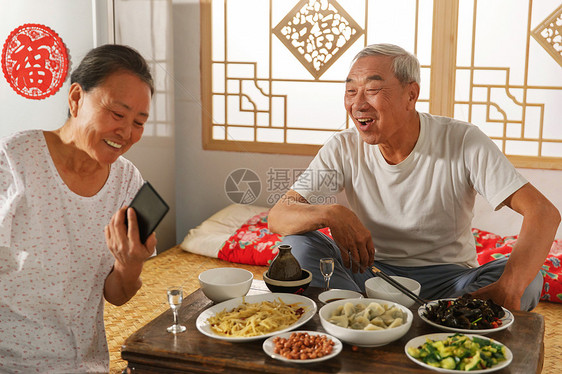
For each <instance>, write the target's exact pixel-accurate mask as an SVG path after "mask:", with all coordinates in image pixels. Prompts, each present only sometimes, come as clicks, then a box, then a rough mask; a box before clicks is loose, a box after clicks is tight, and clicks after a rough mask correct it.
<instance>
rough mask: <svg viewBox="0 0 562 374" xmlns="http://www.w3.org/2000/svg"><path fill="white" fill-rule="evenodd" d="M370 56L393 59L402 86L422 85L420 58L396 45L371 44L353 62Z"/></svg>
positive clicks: (393, 67)
mask: <svg viewBox="0 0 562 374" xmlns="http://www.w3.org/2000/svg"><path fill="white" fill-rule="evenodd" d="M368 56H390V57H393V61H392V69H393V70H394V75H395V76H396V78H397V79H398V80H399V81H400V83H402V84H408V83H411V82H417V83H418V84H420V62H419V61H418V58H417V57H416V56H414V55H413V54H411V53H410V52H408V51H406V50H405V49H403V48H402V47H399V46H397V45H394V44H371V45H368V46H366V47H365V48H363V49H362V50H361V51H360V52H359V53H358V54H357V55H356V56H355V58H354V59H353V62H355V61H357V60H358V59H360V58H362V57H368Z"/></svg>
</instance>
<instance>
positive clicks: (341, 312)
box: [332, 305, 343, 316]
mask: <svg viewBox="0 0 562 374" xmlns="http://www.w3.org/2000/svg"><path fill="white" fill-rule="evenodd" d="M342 314H343V305H339V306H338V307H337V308H336V310H335V311H334V313H333V314H332V315H333V316H341V315H342Z"/></svg>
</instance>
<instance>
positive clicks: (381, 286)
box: [365, 275, 421, 308]
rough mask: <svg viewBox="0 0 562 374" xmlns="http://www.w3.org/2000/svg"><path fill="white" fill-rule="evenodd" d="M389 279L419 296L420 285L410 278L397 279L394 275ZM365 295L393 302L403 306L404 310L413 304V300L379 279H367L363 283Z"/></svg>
mask: <svg viewBox="0 0 562 374" xmlns="http://www.w3.org/2000/svg"><path fill="white" fill-rule="evenodd" d="M391 278H392V279H394V280H395V281H397V282H398V283H400V284H401V285H403V286H404V287H406V288H407V289H409V290H410V291H412V292H413V293H415V294H416V295H418V296H419V295H420V290H421V285H420V284H419V283H418V282H417V281H415V280H413V279H411V278H405V277H398V276H394V275H392V276H391ZM365 293H366V294H367V297H372V298H375V299H383V300H388V301H393V302H395V303H398V304H401V305H404V306H405V307H406V308H409V307H411V306H412V305H414V303H415V301H414V300H412V299H411V298H410V297H408V296H406V295H404V294H403V293H402V292H400V291H398V289H396V288H394V286H392V285H391V284H389V283H388V282H387V281H385V280H384V279H382V278H381V277H373V278H369V279H367V280H366V281H365Z"/></svg>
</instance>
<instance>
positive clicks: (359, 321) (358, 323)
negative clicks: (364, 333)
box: [350, 316, 370, 330]
mask: <svg viewBox="0 0 562 374" xmlns="http://www.w3.org/2000/svg"><path fill="white" fill-rule="evenodd" d="M369 324H370V321H369V320H368V319H367V318H365V317H363V316H357V317H355V318H354V319H353V321H352V322H351V325H350V327H351V328H352V329H354V330H363V329H364V328H365V327H367V325H369Z"/></svg>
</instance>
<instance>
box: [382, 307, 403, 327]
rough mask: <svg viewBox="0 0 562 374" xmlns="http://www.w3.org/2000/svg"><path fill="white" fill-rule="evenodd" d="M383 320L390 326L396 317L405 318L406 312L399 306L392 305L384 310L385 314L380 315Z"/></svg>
mask: <svg viewBox="0 0 562 374" xmlns="http://www.w3.org/2000/svg"><path fill="white" fill-rule="evenodd" d="M380 317H381V318H382V320H383V322H384V323H385V324H386V325H387V326H388V325H390V324H391V323H392V322H393V321H394V320H395V319H396V318H404V314H403V313H402V311H401V310H400V309H399V308H397V307H395V306H394V307H392V308H390V309H389V310H387V311H386V312H384V314H383V315H381V316H380Z"/></svg>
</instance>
